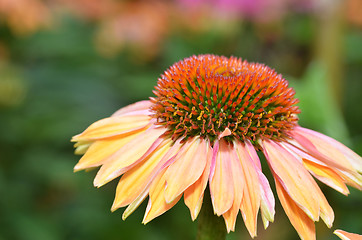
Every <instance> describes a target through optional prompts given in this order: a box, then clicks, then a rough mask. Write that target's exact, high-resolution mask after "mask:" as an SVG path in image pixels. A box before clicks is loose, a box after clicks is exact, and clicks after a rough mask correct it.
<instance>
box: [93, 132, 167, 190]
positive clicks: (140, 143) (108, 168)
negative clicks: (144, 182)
mask: <svg viewBox="0 0 362 240" xmlns="http://www.w3.org/2000/svg"><path fill="white" fill-rule="evenodd" d="M164 132H165V128H162V127H161V128H150V129H148V130H147V131H145V132H144V133H142V134H140V135H138V136H137V137H136V138H134V139H133V140H131V141H130V142H128V143H127V144H126V145H124V146H123V147H122V148H121V149H119V150H118V151H117V152H116V153H114V154H113V155H112V156H111V157H109V158H108V160H107V162H105V163H104V164H103V166H102V167H101V168H100V170H99V171H98V173H97V175H96V177H95V179H94V185H95V186H97V187H100V186H102V185H104V184H106V183H107V182H109V181H111V180H113V179H114V178H116V177H118V176H120V175H121V174H123V173H124V172H125V171H126V170H128V169H129V168H130V166H133V165H135V164H137V163H138V162H140V161H142V160H144V159H145V158H147V157H148V156H149V155H150V154H151V153H152V151H148V150H149V149H150V148H151V149H152V150H154V149H156V147H157V144H155V142H156V143H157V141H156V139H158V138H159V137H160V136H161V135H162V134H163V133H164ZM159 140H160V141H159V143H158V144H161V142H162V139H161V138H160V139H159ZM152 146H154V147H152Z"/></svg>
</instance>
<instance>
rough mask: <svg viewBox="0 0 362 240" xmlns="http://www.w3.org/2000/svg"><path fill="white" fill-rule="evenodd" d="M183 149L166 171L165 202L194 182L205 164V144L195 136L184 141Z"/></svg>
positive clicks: (170, 200)
mask: <svg viewBox="0 0 362 240" xmlns="http://www.w3.org/2000/svg"><path fill="white" fill-rule="evenodd" d="M185 145H188V147H187V148H185V149H184V151H183V152H182V153H180V154H178V155H177V157H176V159H175V161H174V162H173V164H171V165H170V166H169V167H168V169H167V171H166V183H167V184H166V191H165V197H166V202H172V201H173V200H174V199H175V198H176V197H177V196H179V195H180V194H181V193H182V192H183V191H185V189H187V188H188V187H189V186H191V185H192V184H193V183H194V182H196V181H197V180H198V179H199V178H200V176H201V174H202V172H203V171H204V169H205V166H206V157H205V155H206V153H207V144H206V141H205V140H201V139H200V138H199V137H196V138H194V139H192V140H189V141H188V142H186V143H185Z"/></svg>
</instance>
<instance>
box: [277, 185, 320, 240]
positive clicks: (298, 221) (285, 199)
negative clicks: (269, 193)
mask: <svg viewBox="0 0 362 240" xmlns="http://www.w3.org/2000/svg"><path fill="white" fill-rule="evenodd" d="M275 187H276V189H277V194H278V197H279V200H280V203H281V204H282V206H283V208H284V211H285V213H286V214H287V216H288V218H289V220H290V222H291V223H292V225H293V227H294V228H295V230H296V231H297V233H298V235H299V237H300V238H301V239H302V240H313V239H315V226H314V222H313V220H312V219H310V218H309V217H308V216H307V214H305V212H304V211H303V210H302V209H300V208H299V206H298V205H297V204H296V203H295V202H294V201H293V199H291V198H290V196H289V194H288V193H287V192H286V191H285V190H284V187H282V183H280V182H279V181H278V179H275Z"/></svg>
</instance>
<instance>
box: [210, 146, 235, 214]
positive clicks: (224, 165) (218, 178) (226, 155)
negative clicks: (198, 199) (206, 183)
mask: <svg viewBox="0 0 362 240" xmlns="http://www.w3.org/2000/svg"><path fill="white" fill-rule="evenodd" d="M219 144H220V145H219V149H218V152H217V155H216V162H215V170H214V175H213V177H212V179H211V180H210V193H211V200H212V203H213V206H214V212H215V214H217V215H218V216H220V215H222V214H224V213H225V212H227V211H228V210H229V209H230V208H231V206H232V204H233V202H234V186H233V179H232V176H231V166H230V149H229V146H228V143H227V142H226V141H225V140H223V139H221V141H219Z"/></svg>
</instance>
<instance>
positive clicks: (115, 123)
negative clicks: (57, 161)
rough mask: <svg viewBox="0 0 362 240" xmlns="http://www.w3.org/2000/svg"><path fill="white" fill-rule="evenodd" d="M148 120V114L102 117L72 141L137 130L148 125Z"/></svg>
mask: <svg viewBox="0 0 362 240" xmlns="http://www.w3.org/2000/svg"><path fill="white" fill-rule="evenodd" d="M150 120H151V117H150V116H148V115H134V116H119V117H109V118H104V119H101V120H99V121H97V122H95V123H93V124H92V125H90V126H89V127H88V128H87V129H86V130H84V132H82V133H81V134H79V135H76V136H74V137H73V138H72V141H73V142H74V141H90V140H98V139H103V138H109V137H113V136H117V135H121V134H129V133H133V132H137V131H138V130H140V129H143V128H145V127H146V126H147V125H149V124H150Z"/></svg>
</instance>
